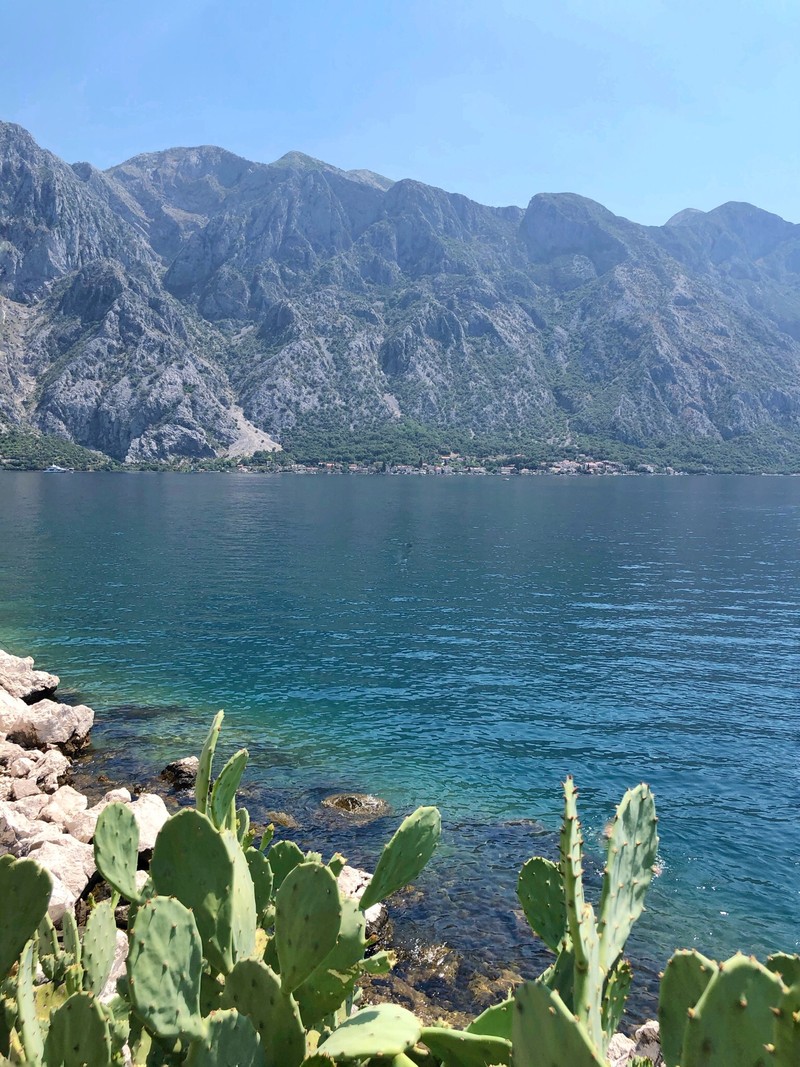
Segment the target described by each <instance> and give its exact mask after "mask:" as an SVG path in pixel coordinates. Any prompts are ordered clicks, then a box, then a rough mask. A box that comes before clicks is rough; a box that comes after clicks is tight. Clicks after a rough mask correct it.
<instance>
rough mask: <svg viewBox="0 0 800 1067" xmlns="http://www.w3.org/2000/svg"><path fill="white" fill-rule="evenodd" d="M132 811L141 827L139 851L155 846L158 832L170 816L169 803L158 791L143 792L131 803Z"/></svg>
mask: <svg viewBox="0 0 800 1067" xmlns="http://www.w3.org/2000/svg"><path fill="white" fill-rule="evenodd" d="M131 811H132V812H133V814H134V815H135V816H136V823H137V825H138V827H139V851H140V852H144V851H147V850H150V849H152V848H154V847H155V843H156V837H158V832H159V830H160V829H161V827H162V826H163V825H164V823H165V822H166V821H167V819H168V818H169V812H168V811H167V805H166V804H165V803H164V801H163V800H162V799H161V797H160V796H158V794H157V793H142V795H141V796H140V797H139V798H138V799H137V800H136V801H135V802H134V803H133V804H131Z"/></svg>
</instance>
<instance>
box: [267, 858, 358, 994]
mask: <svg viewBox="0 0 800 1067" xmlns="http://www.w3.org/2000/svg"><path fill="white" fill-rule="evenodd" d="M341 922H342V902H341V898H340V897H339V887H338V885H337V884H336V879H335V878H334V877H333V874H332V873H331V871H330V870H329V868H327V867H323V866H322V864H321V863H300V864H298V866H297V867H295V868H294V870H293V871H291V873H290V874H288V875H287V876H286V878H285V879H284V881H283V884H282V885H281V887H280V889H279V890H278V892H277V894H276V896H275V948H276V950H277V953H278V961H279V963H280V969H281V986H282V988H283V989H284V990H285V991H286V992H287V993H291V992H293V991H294V990H295V989H297V987H298V986H299V985H300V983H301V982H303V981H304V980H305V979H306V978H308V976H309V975H310V974H311V972H312V971H313V970H314V969H315V968H316V967H317V966H318V965H319V964H320V963H321V962H322V961H323V960H324V959H325V957H326V956H327V955H328V953H329V952H330V951H331V950H332V949H333V947H334V945H335V944H336V939H337V937H338V936H339V928H340V926H341Z"/></svg>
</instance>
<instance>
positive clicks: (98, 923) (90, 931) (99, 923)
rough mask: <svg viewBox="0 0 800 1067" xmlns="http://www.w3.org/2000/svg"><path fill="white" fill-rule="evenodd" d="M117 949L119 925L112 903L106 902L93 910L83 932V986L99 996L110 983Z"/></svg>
mask: <svg viewBox="0 0 800 1067" xmlns="http://www.w3.org/2000/svg"><path fill="white" fill-rule="evenodd" d="M116 947H117V924H116V922H115V921H114V909H113V908H112V906H111V901H109V900H104V901H103V902H102V903H101V904H98V905H97V907H96V908H93V909H92V911H91V913H90V915H89V918H88V919H87V921H86V929H85V930H84V932H83V961H82V962H83V969H84V972H85V974H84V980H83V985H84V989H86V990H87V991H88V992H89V993H94V995H95V996H99V995H100V994H101V993H102V992H103V987H104V986H105V984H106V982H107V981H108V976H109V974H110V973H111V967H112V965H113V963H114V952H115V950H116Z"/></svg>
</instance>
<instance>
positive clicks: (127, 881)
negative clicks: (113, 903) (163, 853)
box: [94, 804, 142, 904]
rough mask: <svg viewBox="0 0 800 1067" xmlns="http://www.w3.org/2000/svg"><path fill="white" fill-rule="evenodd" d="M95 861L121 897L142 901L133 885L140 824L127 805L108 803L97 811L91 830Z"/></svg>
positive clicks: (137, 857) (136, 901)
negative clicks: (95, 824)
mask: <svg viewBox="0 0 800 1067" xmlns="http://www.w3.org/2000/svg"><path fill="white" fill-rule="evenodd" d="M94 862H95V863H96V864H97V869H98V871H99V872H100V873H101V874H102V876H103V877H104V878H105V880H106V881H107V882H108V884H109V885H110V886H111V888H112V889H115V890H116V891H117V893H119V895H120V896H122V897H125V899H126V900H130V901H132V902H135V903H137V904H141V903H142V895H141V893H140V892H139V890H138V889H137V888H136V868H137V866H138V864H139V826H138V824H137V822H136V816H135V815H134V814H133V812H132V811H131V809H130V808H129V807H128V805H127V804H109V805H108V807H106V808H104V809H103V810H102V811H101V812H100V816H99V818H98V820H97V826H96V828H95V831H94Z"/></svg>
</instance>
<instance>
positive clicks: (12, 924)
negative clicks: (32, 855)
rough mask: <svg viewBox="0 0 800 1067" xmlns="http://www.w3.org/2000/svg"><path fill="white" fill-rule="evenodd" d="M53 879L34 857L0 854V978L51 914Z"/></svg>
mask: <svg viewBox="0 0 800 1067" xmlns="http://www.w3.org/2000/svg"><path fill="white" fill-rule="evenodd" d="M52 889H53V883H52V880H51V878H50V875H49V874H48V873H47V871H43V870H42V868H41V867H39V865H38V864H36V863H34V862H33V860H28V859H25V860H15V859H12V858H11V856H0V901H2V905H1V906H0V979H2V978H4V977H5V976H6V975H7V974H8V972H9V971H10V970H11V968H12V967H13V965H14V963H16V961H17V958H18V956H19V954H20V952H22V949H23V948H24V946H25V942H26V941H28V940H29V939H30V938H32V937H33V935H34V934H35V933H36V928H37V927H38V925H39V923H40V922H41V921H42V919H43V918H44V916H45V915H46V914H47V908H48V905H49V903H50V893H51V892H52Z"/></svg>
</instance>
